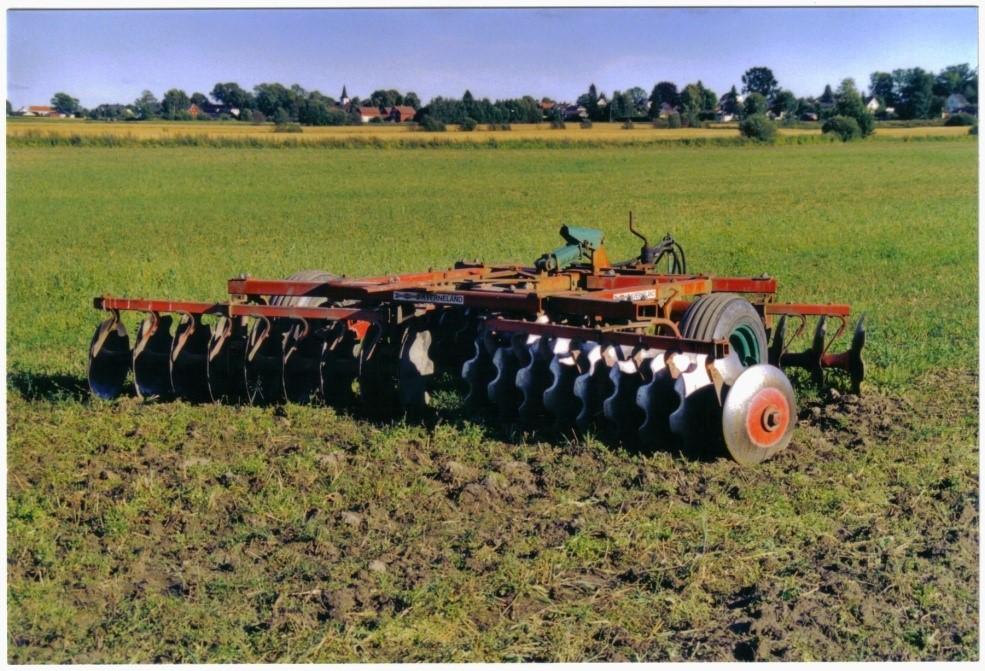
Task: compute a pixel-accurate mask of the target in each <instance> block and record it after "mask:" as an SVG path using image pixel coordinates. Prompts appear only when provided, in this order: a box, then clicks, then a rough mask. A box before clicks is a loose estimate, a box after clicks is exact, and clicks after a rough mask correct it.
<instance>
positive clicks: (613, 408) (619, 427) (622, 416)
mask: <svg viewBox="0 0 985 671" xmlns="http://www.w3.org/2000/svg"><path fill="white" fill-rule="evenodd" d="M609 379H610V380H611V381H612V387H611V388H612V393H611V394H610V395H609V397H608V398H606V399H605V401H603V403H602V410H603V414H604V415H605V418H606V419H607V420H608V421H609V423H610V424H611V426H612V428H613V429H614V430H615V432H616V434H617V435H619V436H620V437H621V438H625V437H628V436H629V435H630V434H631V433H635V432H636V430H637V429H638V428H639V426H640V424H641V423H642V414H643V413H642V412H641V411H640V409H639V408H638V407H637V406H636V392H637V390H638V389H639V386H640V384H641V382H642V381H643V378H642V377H641V376H640V372H639V369H638V368H637V364H636V362H635V361H633V360H632V359H630V360H626V361H619V362H617V364H616V365H615V366H613V367H612V370H611V372H610V374H609Z"/></svg>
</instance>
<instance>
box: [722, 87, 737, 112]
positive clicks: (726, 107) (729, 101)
mask: <svg viewBox="0 0 985 671" xmlns="http://www.w3.org/2000/svg"><path fill="white" fill-rule="evenodd" d="M718 106H719V108H720V109H721V110H722V114H731V115H732V116H736V115H738V114H740V113H741V112H742V107H741V106H740V105H739V92H738V91H736V90H735V86H733V87H732V88H731V89H729V92H728V93H726V94H725V95H723V96H722V99H721V100H720V101H719V103H718Z"/></svg>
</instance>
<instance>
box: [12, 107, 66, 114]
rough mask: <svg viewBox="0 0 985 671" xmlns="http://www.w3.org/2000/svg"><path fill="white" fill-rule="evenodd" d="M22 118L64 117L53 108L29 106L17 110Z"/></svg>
mask: <svg viewBox="0 0 985 671" xmlns="http://www.w3.org/2000/svg"><path fill="white" fill-rule="evenodd" d="M18 112H20V113H21V114H22V115H23V116H45V117H64V116H65V115H64V114H61V113H60V112H58V110H56V109H55V108H54V107H51V106H50V105H29V106H27V107H25V108H21V109H20V110H18Z"/></svg>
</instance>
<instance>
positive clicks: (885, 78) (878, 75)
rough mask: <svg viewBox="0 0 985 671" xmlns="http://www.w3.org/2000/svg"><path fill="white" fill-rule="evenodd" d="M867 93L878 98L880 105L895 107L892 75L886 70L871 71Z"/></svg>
mask: <svg viewBox="0 0 985 671" xmlns="http://www.w3.org/2000/svg"><path fill="white" fill-rule="evenodd" d="M869 95H870V96H872V97H873V98H875V99H876V100H878V101H879V105H880V106H881V107H895V106H896V90H895V85H894V83H893V75H891V74H890V73H888V72H873V73H872V74H871V75H869Z"/></svg>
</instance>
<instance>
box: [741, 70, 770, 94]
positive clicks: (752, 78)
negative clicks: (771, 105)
mask: <svg viewBox="0 0 985 671" xmlns="http://www.w3.org/2000/svg"><path fill="white" fill-rule="evenodd" d="M776 89H777V83H776V77H774V76H773V71H772V70H770V69H769V68H767V67H762V66H760V67H755V68H749V69H748V70H746V72H745V74H743V75H742V92H743V93H759V94H760V95H762V96H763V97H764V98H766V99H767V100H770V99H772V98H773V93H774V92H775V91H776Z"/></svg>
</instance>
